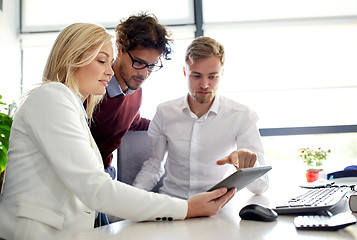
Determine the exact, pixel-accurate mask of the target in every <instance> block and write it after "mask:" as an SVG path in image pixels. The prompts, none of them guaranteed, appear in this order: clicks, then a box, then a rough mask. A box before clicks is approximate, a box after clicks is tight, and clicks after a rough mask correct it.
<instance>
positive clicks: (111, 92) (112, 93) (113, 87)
mask: <svg viewBox="0 0 357 240" xmlns="http://www.w3.org/2000/svg"><path fill="white" fill-rule="evenodd" d="M134 92H135V90H131V89H128V90H126V91H125V92H123V90H122V89H121V87H120V85H119V83H118V80H117V78H116V77H115V76H114V75H113V77H112V79H110V81H109V83H108V87H107V93H108V96H109V97H111V98H113V97H116V96H119V95H121V94H123V95H130V94H133V93H134Z"/></svg>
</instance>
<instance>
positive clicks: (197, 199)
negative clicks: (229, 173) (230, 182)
mask: <svg viewBox="0 0 357 240" xmlns="http://www.w3.org/2000/svg"><path fill="white" fill-rule="evenodd" d="M235 192H236V190H235V188H233V189H231V190H230V191H228V192H227V188H220V189H216V190H214V191H212V192H203V193H199V194H197V195H195V196H193V197H192V198H190V199H189V200H188V210H187V215H186V219H187V218H192V217H208V216H212V215H215V214H217V213H218V212H219V211H220V210H221V208H222V207H224V205H226V204H227V203H228V202H229V201H230V200H231V199H232V197H233V196H234V194H235Z"/></svg>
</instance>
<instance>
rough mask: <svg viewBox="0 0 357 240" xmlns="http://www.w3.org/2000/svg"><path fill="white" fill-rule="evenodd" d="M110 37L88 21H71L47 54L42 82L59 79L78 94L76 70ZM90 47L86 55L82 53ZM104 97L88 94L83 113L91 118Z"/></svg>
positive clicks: (95, 53)
mask: <svg viewBox="0 0 357 240" xmlns="http://www.w3.org/2000/svg"><path fill="white" fill-rule="evenodd" d="M112 38H113V36H112V35H110V34H109V33H108V32H107V31H106V30H105V29H104V28H103V27H101V26H98V25H95V24H90V23H74V24H71V25H69V26H67V27H66V28H65V29H64V30H63V31H62V32H61V33H60V34H59V35H58V37H57V39H56V41H55V43H54V44H53V47H52V50H51V52H50V55H49V56H48V59H47V63H46V67H45V70H44V72H43V77H42V82H43V83H47V82H61V83H63V84H64V85H66V86H67V87H68V88H69V89H71V90H72V91H73V93H74V94H76V95H78V96H80V97H81V94H80V92H79V87H78V80H77V78H76V76H75V72H76V70H77V69H78V68H79V67H83V66H86V65H88V64H89V63H91V62H92V61H93V60H94V59H95V57H96V56H97V55H98V53H99V51H100V49H101V48H102V47H103V46H104V45H106V44H108V43H111V39H112ZM88 50H90V53H91V54H89V55H87V54H86V55H85V57H84V53H85V52H87V51H88ZM102 97H103V96H98V95H89V96H88V98H87V99H86V106H85V107H86V112H87V115H88V118H89V119H91V117H92V114H93V111H94V108H95V106H96V105H97V104H98V103H99V102H100V100H101V99H102Z"/></svg>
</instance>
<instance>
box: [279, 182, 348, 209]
mask: <svg viewBox="0 0 357 240" xmlns="http://www.w3.org/2000/svg"><path fill="white" fill-rule="evenodd" d="M350 192H351V188H350V187H348V186H340V187H338V186H333V187H326V188H314V189H306V191H305V192H304V193H302V194H301V195H299V196H297V197H293V198H290V199H289V200H288V201H285V202H283V203H281V204H279V205H277V206H276V207H275V208H274V210H275V211H276V212H277V213H278V214H301V213H317V212H321V211H326V210H329V209H331V208H333V207H334V206H336V204H338V203H339V202H340V201H341V200H342V199H343V198H344V197H345V196H346V195H347V193H350Z"/></svg>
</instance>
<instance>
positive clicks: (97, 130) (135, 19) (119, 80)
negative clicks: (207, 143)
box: [90, 13, 172, 179]
mask: <svg viewBox="0 0 357 240" xmlns="http://www.w3.org/2000/svg"><path fill="white" fill-rule="evenodd" d="M115 32H116V47H117V58H116V60H115V62H114V64H113V70H114V76H113V77H112V79H111V80H110V81H109V83H108V86H107V92H106V94H105V96H104V99H103V101H102V102H101V104H100V105H98V107H97V108H96V110H95V112H94V114H93V120H92V122H91V125H90V128H91V132H92V135H93V137H94V139H95V141H96V143H97V145H98V147H99V150H100V152H101V155H102V159H103V163H104V167H105V170H106V172H108V173H109V174H110V175H111V176H112V178H113V179H114V178H115V176H116V171H115V168H114V167H113V166H111V162H112V158H113V151H114V150H115V149H117V148H118V147H119V145H120V143H121V139H122V137H123V136H124V134H125V133H126V132H127V131H129V130H147V129H148V126H149V123H150V120H148V119H145V118H142V117H140V112H139V109H140V106H141V102H142V89H141V85H142V84H143V83H144V81H145V80H146V79H147V78H148V77H149V76H150V74H151V73H152V72H155V71H158V70H160V69H161V68H162V67H163V65H162V60H161V58H164V59H165V60H169V55H170V53H171V48H170V44H171V43H172V40H171V39H170V38H169V34H168V32H167V30H166V29H165V27H164V26H163V25H161V24H159V23H158V20H157V18H156V17H155V16H154V15H151V14H147V13H140V14H137V15H132V16H130V17H129V18H128V19H126V20H123V21H121V23H120V24H119V25H118V26H117V27H116V28H115Z"/></svg>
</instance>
